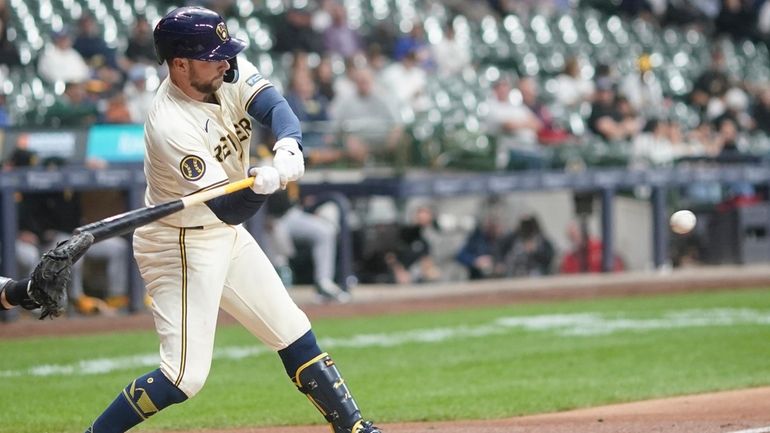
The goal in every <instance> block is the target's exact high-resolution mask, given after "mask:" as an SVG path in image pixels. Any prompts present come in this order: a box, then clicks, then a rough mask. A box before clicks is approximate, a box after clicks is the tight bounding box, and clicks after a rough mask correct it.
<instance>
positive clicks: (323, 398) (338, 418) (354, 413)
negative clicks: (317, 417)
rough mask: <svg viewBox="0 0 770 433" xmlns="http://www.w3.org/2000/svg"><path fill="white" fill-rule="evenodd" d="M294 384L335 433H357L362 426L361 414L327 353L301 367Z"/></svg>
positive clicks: (295, 376)
mask: <svg viewBox="0 0 770 433" xmlns="http://www.w3.org/2000/svg"><path fill="white" fill-rule="evenodd" d="M294 383H295V385H297V388H299V390H300V391H301V392H302V393H303V394H305V395H306V396H307V398H308V399H309V400H310V402H311V403H313V406H315V407H316V408H317V409H318V410H319V411H320V412H321V415H323V416H324V418H326V420H327V421H329V422H330V423H331V425H332V428H333V429H334V433H351V432H353V433H356V432H358V431H359V430H360V429H359V427H361V426H362V423H363V422H364V421H363V420H362V419H361V411H360V410H359V409H358V405H357V404H356V402H355V400H353V397H352V396H351V395H350V391H349V390H348V386H347V385H345V380H344V379H343V378H342V376H340V372H339V370H337V367H336V366H335V365H334V361H332V359H331V357H330V356H329V355H328V354H327V353H322V354H320V355H318V356H316V357H315V358H313V359H311V360H310V361H308V362H306V363H305V364H303V365H302V366H300V367H299V368H298V369H297V374H295V375H294Z"/></svg>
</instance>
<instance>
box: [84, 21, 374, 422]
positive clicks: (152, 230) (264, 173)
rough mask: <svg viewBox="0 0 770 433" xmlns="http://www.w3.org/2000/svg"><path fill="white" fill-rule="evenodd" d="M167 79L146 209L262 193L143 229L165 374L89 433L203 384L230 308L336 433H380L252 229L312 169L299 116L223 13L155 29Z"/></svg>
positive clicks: (129, 394)
mask: <svg viewBox="0 0 770 433" xmlns="http://www.w3.org/2000/svg"><path fill="white" fill-rule="evenodd" d="M154 39H155V50H156V53H157V56H158V61H159V62H160V63H163V62H166V63H167V65H168V70H169V75H168V78H167V79H166V80H164V81H163V83H161V85H160V87H159V88H158V91H157V94H156V96H155V99H154V102H153V107H152V108H151V110H150V112H149V114H148V117H147V121H146V124H145V145H146V156H145V160H144V171H145V175H146V177H147V190H146V194H145V202H146V204H147V205H153V204H157V203H162V202H165V201H167V200H171V199H178V198H180V197H182V196H185V195H188V194H192V193H195V192H198V191H202V190H207V189H209V188H214V187H217V186H219V185H223V184H225V183H228V182H232V181H235V180H240V179H243V178H244V177H245V176H247V175H252V176H256V177H255V180H254V183H253V185H252V187H251V188H247V189H245V190H242V191H240V192H236V193H233V194H230V195H226V196H223V197H220V198H217V199H213V200H211V201H209V202H207V203H206V205H199V206H193V207H191V208H188V209H185V210H183V211H181V212H179V213H177V214H174V215H172V216H169V217H166V218H164V219H162V220H160V221H158V222H156V223H152V224H149V225H147V226H145V227H142V228H140V229H138V230H136V232H135V233H134V253H135V258H136V261H137V263H138V265H139V269H140V271H141V274H142V278H143V279H144V282H145V285H146V287H147V291H148V294H149V295H150V296H151V297H152V299H153V302H152V312H153V315H154V317H155V328H156V331H157V333H158V336H159V337H160V356H161V362H160V368H158V369H157V370H154V371H152V372H150V373H148V374H146V375H144V376H142V377H139V378H137V379H136V380H134V381H133V382H131V383H130V384H128V386H126V388H125V389H124V390H123V391H122V392H121V393H120V394H119V395H118V396H117V398H116V399H115V400H114V401H113V402H112V404H111V405H110V406H109V407H107V409H106V410H105V411H104V412H103V413H102V414H101V415H100V416H99V417H98V418H97V419H96V420H95V421H94V422H93V424H91V425H90V426H89V427H88V428H87V430H86V432H87V433H118V432H125V431H127V430H129V429H130V428H131V427H133V426H134V425H136V424H138V423H140V422H142V421H143V420H145V419H146V418H147V417H149V416H152V415H154V414H155V413H157V412H158V411H160V410H162V409H163V408H165V407H167V406H169V405H171V404H174V403H180V402H182V401H185V400H186V399H188V398H190V397H192V396H194V395H195V394H197V393H198V391H200V390H201V388H202V387H203V384H204V382H205V380H206V377H207V376H208V373H209V367H210V365H211V358H212V350H213V346H214V334H215V330H216V322H217V316H218V313H219V309H220V308H222V309H224V310H225V311H227V312H228V313H230V315H232V316H233V317H235V318H236V319H237V320H238V321H239V322H240V323H241V324H242V325H243V326H244V327H246V328H247V329H248V330H249V331H250V332H251V333H252V334H254V335H255V336H256V337H257V338H259V339H260V340H261V341H262V342H263V343H264V344H266V345H267V346H269V347H271V348H273V349H274V350H276V351H277V352H278V355H279V356H280V358H281V361H282V362H283V364H284V367H285V369H286V372H287V373H288V375H289V377H290V378H291V380H292V381H293V382H294V384H295V385H296V386H297V388H298V389H299V391H301V392H302V393H304V394H306V395H307V397H308V398H309V399H310V400H311V402H312V403H313V405H314V406H315V407H316V408H318V410H319V411H320V412H321V413H322V415H323V416H324V417H325V418H326V420H327V421H328V422H329V423H330V424H331V427H332V429H333V431H334V432H335V433H380V430H379V429H378V428H377V427H374V426H373V425H372V423H371V422H369V421H364V420H363V419H362V417H361V413H360V410H359V408H358V406H357V404H356V402H355V401H354V400H353V398H352V396H351V394H350V391H349V389H348V387H347V385H346V384H345V382H344V380H343V379H342V378H341V377H340V373H339V371H338V370H337V367H336V366H335V364H334V361H333V360H332V359H331V357H329V355H328V354H326V353H325V352H322V351H321V349H320V348H319V347H318V344H317V343H316V338H315V335H314V334H313V331H312V330H311V327H310V322H309V320H308V318H307V316H306V315H305V314H304V313H303V312H302V311H301V310H300V309H299V308H298V307H297V305H296V304H294V302H293V301H292V299H291V298H290V297H289V295H288V293H287V292H286V289H285V288H284V286H283V284H282V283H281V280H280V278H279V277H278V274H277V272H276V271H275V269H274V268H273V267H272V265H271V264H270V261H269V260H268V259H267V257H266V256H265V254H264V253H263V252H262V250H261V249H260V247H259V245H257V243H256V241H255V240H254V238H253V237H252V236H251V235H250V234H249V233H248V232H247V231H246V229H245V228H243V226H242V225H241V223H242V222H244V221H245V220H247V219H248V218H250V217H251V216H252V215H253V214H254V213H255V212H256V211H257V210H258V209H259V207H260V206H261V205H262V203H263V202H264V201H265V200H266V198H267V196H268V195H269V194H271V193H272V192H274V191H276V190H277V189H278V188H279V187H280V186H285V184H286V183H287V182H290V181H294V180H297V179H299V178H300V177H301V176H302V175H303V173H304V170H305V168H304V161H303V156H302V148H301V146H300V142H301V137H302V136H301V132H300V126H299V121H298V120H297V117H296V116H295V115H294V113H293V112H292V111H291V109H290V108H289V105H288V104H287V102H286V100H285V99H284V98H283V97H282V96H281V95H280V94H279V93H278V92H277V91H276V90H275V88H273V86H272V85H271V84H270V82H269V81H268V80H266V79H265V78H264V77H263V76H262V75H260V73H259V71H257V69H256V68H255V67H254V66H253V65H252V64H251V63H249V62H248V61H247V60H246V59H244V58H243V57H240V56H238V54H239V53H240V52H241V51H242V50H243V49H244V47H245V43H244V42H243V41H241V40H238V39H236V38H233V37H231V36H230V34H229V33H228V30H227V27H226V25H225V23H224V21H223V20H222V17H221V16H219V15H218V14H217V13H215V12H213V11H210V10H208V9H205V8H200V7H182V8H179V9H175V10H173V11H171V12H169V13H168V14H167V15H166V16H165V17H164V18H163V19H161V20H160V22H159V23H158V24H157V25H156V26H155V30H154ZM252 119H256V120H257V121H258V122H260V123H261V124H262V125H265V126H266V127H269V128H271V130H272V132H273V134H274V135H275V137H276V138H277V141H276V143H275V146H274V147H273V150H274V152H275V155H274V158H273V166H272V167H271V166H263V167H259V168H249V165H248V164H249V141H250V138H251V133H252V130H253V127H252V122H253V120H252Z"/></svg>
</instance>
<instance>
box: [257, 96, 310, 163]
mask: <svg viewBox="0 0 770 433" xmlns="http://www.w3.org/2000/svg"><path fill="white" fill-rule="evenodd" d="M249 114H251V116H252V117H254V118H255V119H257V120H258V121H259V123H261V124H262V125H264V126H267V127H269V128H270V129H271V130H272V131H273V135H274V136H275V138H276V140H280V139H282V138H285V137H291V138H293V139H295V140H297V143H298V144H299V146H300V149H302V131H301V130H300V125H299V119H297V115H296V114H294V112H293V111H291V107H289V103H288V102H286V99H284V97H283V96H281V94H280V93H278V91H277V90H275V88H274V87H268V88H266V89H264V90H262V91H261V92H259V94H257V96H256V97H255V98H254V100H253V101H252V103H251V105H249Z"/></svg>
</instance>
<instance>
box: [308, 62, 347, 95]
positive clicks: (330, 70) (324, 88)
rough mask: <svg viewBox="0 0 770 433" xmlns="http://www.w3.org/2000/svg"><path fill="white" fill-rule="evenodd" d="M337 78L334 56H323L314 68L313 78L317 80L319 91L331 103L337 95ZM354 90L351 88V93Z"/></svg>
mask: <svg viewBox="0 0 770 433" xmlns="http://www.w3.org/2000/svg"><path fill="white" fill-rule="evenodd" d="M336 78H337V77H336V75H335V74H334V67H333V63H332V58H331V57H330V56H323V57H321V61H320V62H318V66H316V67H315V69H313V80H314V81H315V84H316V87H318V93H320V94H321V95H323V97H324V98H326V100H327V101H328V102H329V103H331V101H333V100H334V97H335V91H334V81H335V79H336ZM352 92H353V91H352V90H351V93H352Z"/></svg>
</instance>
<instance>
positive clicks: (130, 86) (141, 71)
mask: <svg viewBox="0 0 770 433" xmlns="http://www.w3.org/2000/svg"><path fill="white" fill-rule="evenodd" d="M154 71H155V70H154V69H153V68H152V67H149V66H144V65H141V64H140V65H134V66H133V67H132V68H131V70H129V71H128V82H127V83H126V87H125V94H126V100H127V101H126V103H127V104H128V111H129V113H130V114H131V122H132V123H144V121H145V119H146V118H147V113H148V112H149V111H150V108H151V107H152V100H153V98H154V97H155V91H153V90H150V89H148V88H147V79H148V76H149V75H150V74H152V73H153V72H154Z"/></svg>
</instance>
